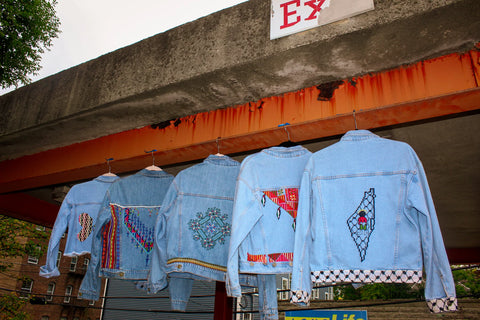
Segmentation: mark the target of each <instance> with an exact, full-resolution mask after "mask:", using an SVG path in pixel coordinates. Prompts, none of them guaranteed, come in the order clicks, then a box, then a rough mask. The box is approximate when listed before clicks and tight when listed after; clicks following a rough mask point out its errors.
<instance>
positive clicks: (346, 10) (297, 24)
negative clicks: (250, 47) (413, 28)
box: [270, 0, 374, 39]
mask: <svg viewBox="0 0 480 320" xmlns="http://www.w3.org/2000/svg"><path fill="white" fill-rule="evenodd" d="M373 9H374V4H373V0H272V6H271V18H270V39H277V38H280V37H284V36H287V35H290V34H293V33H297V32H300V31H304V30H307V29H311V28H315V27H318V26H322V25H325V24H328V23H331V22H335V21H339V20H342V19H346V18H350V17H352V16H355V15H358V14H361V13H364V12H367V11H370V10H373Z"/></svg>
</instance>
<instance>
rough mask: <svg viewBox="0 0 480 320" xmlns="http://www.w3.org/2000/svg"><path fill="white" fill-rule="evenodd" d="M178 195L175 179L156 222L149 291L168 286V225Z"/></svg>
mask: <svg viewBox="0 0 480 320" xmlns="http://www.w3.org/2000/svg"><path fill="white" fill-rule="evenodd" d="M177 196H178V187H177V183H176V181H175V180H174V181H173V182H172V184H171V185H170V187H169V188H168V190H167V193H166V194H165V198H164V199H163V203H162V207H161V209H160V212H159V214H158V217H157V221H156V223H155V243H154V246H153V248H154V250H153V256H152V266H151V270H150V273H149V275H148V288H149V293H157V292H158V291H160V290H162V289H164V288H165V287H166V286H167V273H166V266H167V244H168V243H167V227H168V220H169V217H170V215H171V214H173V211H174V207H175V202H176V200H177Z"/></svg>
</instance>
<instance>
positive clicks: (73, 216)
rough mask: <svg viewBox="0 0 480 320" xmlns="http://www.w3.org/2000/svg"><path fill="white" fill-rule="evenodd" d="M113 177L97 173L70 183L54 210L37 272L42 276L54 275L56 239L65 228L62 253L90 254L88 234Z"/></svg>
mask: <svg viewBox="0 0 480 320" xmlns="http://www.w3.org/2000/svg"><path fill="white" fill-rule="evenodd" d="M117 179H118V177H117V176H106V175H101V176H99V177H97V178H95V179H93V180H91V181H87V182H83V183H79V184H77V185H74V186H73V187H72V188H71V189H70V191H69V192H68V193H67V195H66V196H65V199H64V200H63V202H62V205H61V206H60V210H59V211H58V215H57V218H56V220H55V224H54V226H53V229H52V233H51V235H50V241H49V243H48V251H47V261H46V264H45V265H44V266H41V267H40V275H41V276H42V277H45V278H50V277H57V276H59V275H60V271H59V270H58V268H57V264H56V263H57V255H58V252H59V247H60V240H61V239H62V236H63V234H64V233H65V231H66V230H67V228H68V236H67V243H66V245H65V251H64V253H63V255H64V256H68V257H73V256H79V255H83V254H87V253H90V249H91V247H92V238H93V236H92V235H91V233H92V231H93V227H94V223H95V221H96V219H97V215H98V211H99V210H100V207H101V205H102V201H103V198H104V197H105V192H106V191H107V189H108V187H110V185H111V184H112V182H114V181H115V180H117Z"/></svg>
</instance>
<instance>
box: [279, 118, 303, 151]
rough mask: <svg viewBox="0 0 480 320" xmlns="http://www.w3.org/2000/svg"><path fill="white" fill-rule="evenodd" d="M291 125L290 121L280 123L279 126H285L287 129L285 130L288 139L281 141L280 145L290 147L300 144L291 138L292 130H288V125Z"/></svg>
mask: <svg viewBox="0 0 480 320" xmlns="http://www.w3.org/2000/svg"><path fill="white" fill-rule="evenodd" d="M289 125H290V123H288V122H286V123H282V124H279V125H278V126H279V127H283V129H285V132H286V133H287V141H284V142H282V143H280V144H279V145H278V146H279V147H285V148H289V147H294V146H298V143H296V142H293V141H291V140H290V132H288V130H287V126H289Z"/></svg>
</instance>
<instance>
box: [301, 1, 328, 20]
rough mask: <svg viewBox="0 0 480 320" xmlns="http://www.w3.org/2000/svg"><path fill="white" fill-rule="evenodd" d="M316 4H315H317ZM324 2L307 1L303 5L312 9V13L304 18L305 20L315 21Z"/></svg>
mask: <svg viewBox="0 0 480 320" xmlns="http://www.w3.org/2000/svg"><path fill="white" fill-rule="evenodd" d="M317 2H318V4H315V3H317ZM324 2H325V0H309V1H305V5H306V6H309V7H311V8H312V9H313V11H312V13H311V14H310V15H309V16H308V18H306V19H305V20H313V19H317V12H320V10H322V5H323V3H324Z"/></svg>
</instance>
